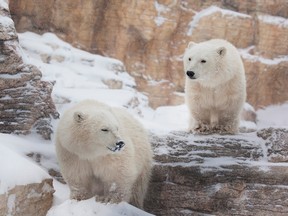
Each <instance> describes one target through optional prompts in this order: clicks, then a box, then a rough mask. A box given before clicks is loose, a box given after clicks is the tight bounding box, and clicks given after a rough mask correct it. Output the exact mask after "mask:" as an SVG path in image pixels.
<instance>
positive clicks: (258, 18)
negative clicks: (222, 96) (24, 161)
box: [10, 0, 288, 108]
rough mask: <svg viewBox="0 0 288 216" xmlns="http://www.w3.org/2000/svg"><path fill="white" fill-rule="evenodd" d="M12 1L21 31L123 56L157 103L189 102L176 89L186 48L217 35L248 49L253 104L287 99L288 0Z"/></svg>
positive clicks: (140, 85) (180, 83) (180, 87)
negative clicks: (49, 33) (52, 35)
mask: <svg viewBox="0 0 288 216" xmlns="http://www.w3.org/2000/svg"><path fill="white" fill-rule="evenodd" d="M10 7H11V11H12V15H13V19H14V20H15V23H16V27H17V30H18V31H20V32H22V31H26V30H29V31H36V32H46V31H52V32H55V33H57V34H58V35H59V36H61V37H62V38H64V39H65V40H67V41H69V42H71V43H72V44H74V45H77V46H79V47H81V48H83V49H86V50H89V51H92V52H96V53H100V54H103V55H108V56H111V57H115V58H117V59H120V60H122V61H123V62H124V63H125V65H126V67H127V70H128V71H129V72H130V73H131V74H132V75H134V77H136V78H137V82H138V88H139V90H141V91H146V92H147V93H148V94H149V97H150V102H151V105H152V106H153V107H157V106H159V105H163V104H178V103H181V102H183V98H182V97H180V98H179V95H178V94H174V92H175V91H180V92H181V91H183V86H184V75H183V67H182V60H181V58H182V54H183V52H184V49H185V47H186V45H187V43H188V42H189V41H190V40H193V41H196V42H199V41H203V40H207V39H211V38H224V39H227V40H229V41H231V42H232V43H233V44H235V46H237V47H238V48H241V49H246V52H245V53H246V54H245V55H244V54H243V60H244V63H245V67H246V72H247V77H248V85H247V91H248V102H249V103H250V104H252V105H253V106H254V107H256V108H258V107H260V106H267V105H270V104H275V103H283V102H285V101H287V100H288V85H287V80H288V72H287V71H288V60H287V59H288V57H287V55H288V46H287V43H288V21H287V17H288V10H287V8H288V1H287V0H273V1H269V0H264V1H260V0H251V1H249V0H245V1H241V0H225V1H223V0H208V1H201V0H187V1H183V0H158V1H157V0H149V1H144V0H140V1H139V0H125V1H111V0H110V1H109V0H108V1H107V0H97V1H94V0H88V1H81V0H65V1H63V0H55V1H45V2H42V1H33V0H10ZM236 12H237V13H236ZM247 53H248V54H249V55H248V54H247ZM273 59H277V61H272V60H273ZM152 80H156V82H154V81H153V82H152ZM274 80H275V81H274ZM256 83H257V85H255V84H256ZM266 94H267V96H266Z"/></svg>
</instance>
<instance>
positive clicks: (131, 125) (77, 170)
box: [56, 100, 152, 208]
mask: <svg viewBox="0 0 288 216" xmlns="http://www.w3.org/2000/svg"><path fill="white" fill-rule="evenodd" d="M56 153H57V158H58V161H59V165H60V169H61V173H62V174H63V177H64V179H65V180H66V182H67V183H68V185H69V188H70V197H71V198H72V199H77V200H82V199H88V198H90V197H93V196H96V201H100V202H111V203H118V202H121V201H126V202H129V203H131V204H132V205H135V206H137V207H139V208H142V207H143V200H144V197H145V193H146V191H147V187H148V182H149V178H150V174H151V168H152V149H151V145H150V143H149V141H148V136H147V134H146V131H145V129H144V128H143V127H142V125H141V124H140V123H139V122H138V121H136V119H134V118H133V117H132V116H131V115H130V114H129V113H128V112H127V111H125V110H122V109H120V108H112V107H109V106H107V105H105V104H103V103H100V102H97V101H92V100H86V101H83V102H80V103H79V104H77V105H76V106H74V107H72V108H71V109H69V110H67V111H66V112H65V113H64V115H63V117H62V118H61V119H60V122H59V125H58V128H57V134H56Z"/></svg>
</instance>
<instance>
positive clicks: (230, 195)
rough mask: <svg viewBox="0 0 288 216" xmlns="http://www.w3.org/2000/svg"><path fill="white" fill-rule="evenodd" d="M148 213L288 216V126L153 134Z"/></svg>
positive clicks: (147, 200) (167, 215) (158, 214)
mask: <svg viewBox="0 0 288 216" xmlns="http://www.w3.org/2000/svg"><path fill="white" fill-rule="evenodd" d="M151 142H152V144H153V146H154V152H155V157H154V160H155V167H154V171H153V177H152V180H151V184H150V188H149V192H148V196H147V199H146V203H145V209H146V211H148V212H150V213H153V214H155V215H157V216H161V215H163V216H164V215H165V216H169V215H171V216H172V215H185V216H186V215H227V216H228V215H254V216H255V215H259V216H260V215H261V216H265V215H267V216H268V215H269V216H271V215H283V216H284V215H288V201H287V200H288V199H287V198H288V177H287V176H288V164H287V163H286V161H287V157H288V156H287V149H288V130H287V129H276V128H267V129H262V130H260V131H258V132H253V133H246V134H239V135H235V136H220V135H209V136H194V135H192V134H188V133H185V132H172V133H170V134H168V135H161V136H159V135H155V134H153V135H152V137H151Z"/></svg>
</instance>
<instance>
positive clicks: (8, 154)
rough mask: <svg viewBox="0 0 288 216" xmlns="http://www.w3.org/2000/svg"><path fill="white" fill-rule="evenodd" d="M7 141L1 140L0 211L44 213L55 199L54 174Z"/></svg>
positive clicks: (21, 215)
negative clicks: (30, 159)
mask: <svg viewBox="0 0 288 216" xmlns="http://www.w3.org/2000/svg"><path fill="white" fill-rule="evenodd" d="M2 142H5V141H4V140H3V139H2ZM6 145H9V143H5V144H3V143H1V144H0V159H1V162H0V215H11V216H12V215H13V216H28V215H29V216H30V215H35V213H36V212H37V215H39V216H45V215H46V213H47V211H48V210H49V209H50V208H51V206H52V202H53V193H54V189H53V186H52V178H51V177H50V176H49V175H48V174H47V173H46V172H45V171H44V170H43V169H42V168H40V167H39V166H37V165H36V164H34V163H33V162H32V161H29V160H28V159H27V158H24V157H23V156H21V155H19V154H17V153H15V152H14V151H12V150H11V149H9V148H7V147H6Z"/></svg>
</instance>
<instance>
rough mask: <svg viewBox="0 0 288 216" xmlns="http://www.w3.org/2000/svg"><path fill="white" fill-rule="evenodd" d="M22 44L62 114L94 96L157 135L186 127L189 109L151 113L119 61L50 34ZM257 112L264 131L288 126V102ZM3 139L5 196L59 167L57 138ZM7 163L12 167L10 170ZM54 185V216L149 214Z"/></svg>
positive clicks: (0, 183) (23, 37) (0, 184)
mask: <svg viewBox="0 0 288 216" xmlns="http://www.w3.org/2000/svg"><path fill="white" fill-rule="evenodd" d="M19 40H20V44H21V46H22V49H23V53H22V55H24V56H25V61H26V62H27V63H31V64H34V65H36V66H38V67H39V69H40V70H41V71H42V73H43V80H46V81H51V82H55V85H54V89H53V93H52V97H53V100H54V102H55V104H56V106H57V110H58V111H59V113H60V116H61V113H63V111H64V110H65V109H67V108H68V107H69V106H71V105H73V104H75V103H77V102H79V101H81V100H83V99H87V98H90V99H96V100H99V101H102V102H104V103H107V104H109V105H111V106H120V107H126V108H127V109H128V110H129V111H130V113H131V114H133V115H134V116H135V117H136V118H138V119H139V120H140V121H141V122H142V123H143V124H144V126H145V127H146V128H147V129H149V130H150V131H153V132H154V133H167V132H169V131H170V130H176V131H179V130H180V131H181V130H185V129H186V128H187V119H188V113H187V109H186V106H185V105H184V104H183V105H180V106H166V107H159V108H158V109H156V110H153V109H151V108H150V107H149V106H148V98H147V97H146V96H145V94H144V93H140V92H137V90H136V89H135V86H136V83H135V81H134V79H133V78H132V77H131V76H130V75H129V74H128V73H127V72H126V71H125V67H124V65H123V64H122V63H121V62H120V61H118V60H115V59H111V58H107V57H102V56H99V55H93V54H90V53H88V52H85V51H82V50H79V49H76V48H74V47H72V46H71V45H70V44H68V43H66V42H63V41H62V40H60V39H59V38H57V37H56V36H55V35H54V34H51V33H46V34H44V35H42V36H40V35H37V34H34V33H31V32H26V33H22V34H19ZM108 86H110V87H111V86H113V88H114V89H109V87H108ZM257 114H258V125H257V127H259V128H263V127H267V126H277V127H288V103H286V104H283V105H279V106H271V107H267V108H266V109H265V110H258V111H257ZM57 122H58V120H55V121H53V127H56V126H57ZM0 140H1V142H0V194H1V193H3V192H5V191H7V190H9V189H10V188H12V187H13V186H14V185H16V184H27V183H29V182H40V181H41V180H42V179H43V178H45V177H47V176H49V175H48V172H47V170H48V169H50V168H53V169H55V170H58V169H59V168H58V165H57V160H56V156H55V150H54V143H53V140H52V141H45V140H43V139H42V138H41V137H40V136H39V135H36V134H35V133H34V132H33V133H32V134H31V135H29V136H16V135H8V134H1V133H0ZM31 152H37V153H39V154H41V155H43V157H42V160H41V162H40V164H37V163H36V162H34V161H33V160H32V159H31V158H28V157H27V156H26V155H27V154H29V153H31ZM9 161H13V163H10V162H9ZM7 164H8V165H9V164H10V166H9V167H7ZM2 173H5V175H2ZM32 173H33V174H32ZM35 173H36V174H35ZM53 184H54V188H55V190H56V192H55V193H54V204H53V207H52V208H51V209H50V211H49V212H48V215H49V216H56V215H57V216H58V215H59V216H60V215H61V216H68V215H83V216H98V215H106V216H110V215H111V216H112V215H113V216H114V215H115V216H117V215H134V216H142V215H143V216H145V215H150V214H148V213H145V212H143V211H141V210H139V209H136V208H135V207H133V206H131V205H129V204H127V203H120V204H119V205H103V204H100V203H96V202H95V201H94V199H89V200H86V201H81V202H76V201H75V200H70V199H69V189H68V187H67V185H63V184H62V183H60V182H58V181H57V180H54V182H53Z"/></svg>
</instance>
